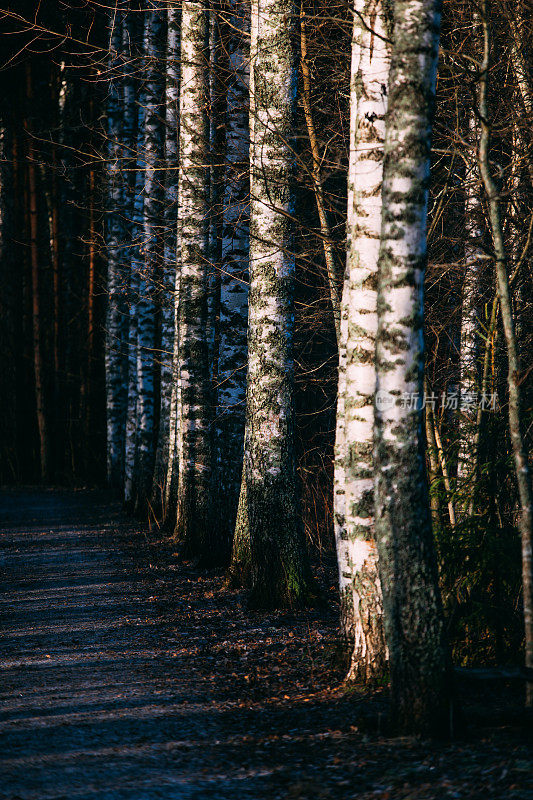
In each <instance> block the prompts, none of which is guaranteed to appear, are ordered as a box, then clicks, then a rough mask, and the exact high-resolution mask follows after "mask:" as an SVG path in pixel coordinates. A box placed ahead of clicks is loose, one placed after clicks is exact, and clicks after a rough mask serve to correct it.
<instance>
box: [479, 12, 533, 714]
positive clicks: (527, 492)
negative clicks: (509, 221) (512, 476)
mask: <svg viewBox="0 0 533 800" xmlns="http://www.w3.org/2000/svg"><path fill="white" fill-rule="evenodd" d="M481 23H482V27H483V60H482V62H481V64H480V80H479V96H478V111H479V118H480V122H481V136H480V142H479V149H478V162H479V171H480V173H481V178H482V181H483V186H484V188H485V193H486V197H487V201H488V205H489V222H490V228H491V233H492V240H493V244H494V255H495V262H496V287H497V292H498V300H499V305H500V311H501V316H502V322H503V331H504V335H505V344H506V348H507V369H508V371H507V385H508V390H509V433H510V437H511V445H512V449H513V456H514V462H515V470H516V479H517V484H518V495H519V498H520V518H519V530H520V535H521V540H522V594H523V605H524V628H525V662H526V667H529V668H533V560H532V554H531V551H532V546H533V544H532V543H533V496H532V491H531V476H530V472H529V464H528V455H527V450H526V447H525V442H524V434H523V430H522V427H523V423H522V413H521V396H520V395H521V393H520V360H519V353H518V346H517V341H516V333H515V321H514V317H513V310H512V305H511V295H510V291H509V274H508V267H507V263H508V259H507V252H506V248H505V240H504V234H503V225H502V218H501V201H500V193H499V191H498V187H497V184H496V181H495V180H494V177H493V175H492V172H491V165H490V144H491V142H490V137H491V120H490V117H489V99H488V75H489V70H490V67H491V19H490V11H489V4H488V3H487V2H486V0H483V2H482V4H481ZM526 705H528V706H532V705H533V682H531V681H529V682H528V684H527V692H526Z"/></svg>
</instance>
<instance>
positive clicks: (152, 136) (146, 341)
mask: <svg viewBox="0 0 533 800" xmlns="http://www.w3.org/2000/svg"><path fill="white" fill-rule="evenodd" d="M162 46H163V14H162V11H161V9H160V8H158V6H157V4H156V3H153V2H152V3H150V4H149V5H148V8H147V11H146V14H145V24H144V78H145V85H144V92H143V102H144V128H143V148H142V157H143V161H144V207H143V242H142V255H143V265H142V270H141V274H140V280H139V299H138V303H137V347H138V352H137V384H138V386H137V465H136V469H135V472H136V478H135V483H136V487H135V494H136V497H135V503H136V508H137V511H138V512H140V513H144V512H145V510H146V506H147V503H148V500H149V498H150V495H151V489H152V477H153V469H154V456H155V452H154V450H155V440H154V415H155V399H156V398H155V391H156V388H155V380H156V359H155V350H156V303H155V292H156V289H155V286H156V278H157V275H156V273H157V270H158V259H159V256H160V253H161V250H160V246H159V245H160V241H161V232H160V222H159V218H160V215H162V198H163V179H162V165H163V127H162V124H161V119H162V112H163V109H162V101H163V83H162V64H163V63H164V61H163V50H162Z"/></svg>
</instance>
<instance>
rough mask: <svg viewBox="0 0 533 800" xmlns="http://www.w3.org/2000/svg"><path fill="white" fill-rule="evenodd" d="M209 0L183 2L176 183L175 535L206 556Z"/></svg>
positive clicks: (192, 550)
mask: <svg viewBox="0 0 533 800" xmlns="http://www.w3.org/2000/svg"><path fill="white" fill-rule="evenodd" d="M208 66H209V48H208V4H207V2H206V0H191V1H190V2H187V3H185V4H183V5H182V16H181V88H180V139H179V148H180V169H179V187H178V195H179V201H178V252H179V257H180V285H179V312H178V329H179V358H178V382H179V391H180V402H179V418H178V420H177V425H178V427H179V434H178V452H177V457H178V459H179V480H178V490H177V520H176V536H177V538H178V539H179V540H180V541H181V543H182V546H183V553H184V554H187V555H190V556H192V555H194V556H200V557H202V556H204V557H207V556H208V553H207V544H206V543H207V537H208V535H209V514H210V499H211V498H210V489H211V430H210V425H211V420H210V407H209V389H210V386H209V371H208V351H207V334H206V322H207V268H208V256H207V253H208V250H207V248H208V241H207V234H208V221H209V220H208V211H209V208H208V197H209V195H208V190H209V186H208V175H209V172H208V164H209V128H208V119H207V108H208V101H209V80H208V77H209V72H208Z"/></svg>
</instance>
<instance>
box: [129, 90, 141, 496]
mask: <svg viewBox="0 0 533 800" xmlns="http://www.w3.org/2000/svg"><path fill="white" fill-rule="evenodd" d="M144 113H145V109H144V101H143V99H141V104H140V105H139V109H138V135H137V142H138V143H137V149H138V151H139V152H140V150H141V148H142V144H143V132H144ZM143 212H144V163H143V161H142V159H139V160H138V162H137V165H136V172H135V191H134V199H133V220H132V225H131V244H130V253H131V264H130V278H129V284H128V408H127V416H126V441H125V451H124V503H125V505H126V508H127V509H128V510H133V508H134V505H135V501H136V476H137V463H138V447H137V419H138V395H139V382H138V361H139V358H140V356H139V342H138V323H137V306H138V304H139V288H140V280H141V278H140V276H141V271H142V267H143V261H142V255H141V247H142V238H143V218H144V213H143Z"/></svg>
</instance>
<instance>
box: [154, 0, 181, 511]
mask: <svg viewBox="0 0 533 800" xmlns="http://www.w3.org/2000/svg"><path fill="white" fill-rule="evenodd" d="M180 16H181V12H180V7H179V6H178V5H177V4H176V5H171V6H169V8H168V10H167V45H166V70H165V76H166V86H165V207H164V222H165V230H164V250H163V268H162V278H161V294H162V296H161V311H160V313H161V355H160V364H161V373H160V375H161V381H160V387H161V388H160V396H161V406H160V417H159V435H158V439H157V454H156V461H155V471H154V489H153V501H154V505H155V507H156V508H157V510H158V512H159V513H160V514H162V516H163V518H165V519H166V516H167V506H168V499H169V492H170V483H171V481H172V475H173V472H174V455H175V444H176V435H175V426H176V387H175V381H174V380H173V369H172V365H173V353H174V322H175V320H174V309H175V305H176V303H177V300H178V298H177V297H176V296H175V294H174V290H175V284H176V265H177V253H176V216H177V200H178V179H179V164H178V124H179V123H178V117H179V81H180ZM167 477H168V478H169V483H168V485H167Z"/></svg>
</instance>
